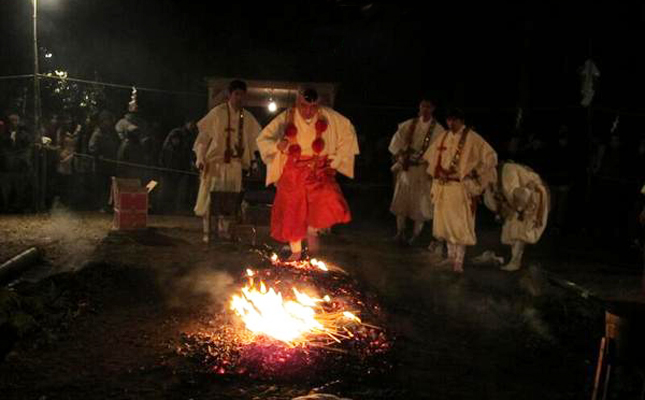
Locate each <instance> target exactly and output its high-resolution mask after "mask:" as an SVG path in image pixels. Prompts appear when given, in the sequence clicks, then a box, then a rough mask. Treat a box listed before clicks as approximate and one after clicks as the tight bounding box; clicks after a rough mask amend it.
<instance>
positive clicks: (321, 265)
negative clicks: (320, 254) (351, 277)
mask: <svg viewBox="0 0 645 400" xmlns="http://www.w3.org/2000/svg"><path fill="white" fill-rule="evenodd" d="M310 262H311V265H313V266H314V267H316V268H318V269H320V270H322V271H329V268H327V266H326V265H325V263H324V262H322V261H318V260H316V259H315V258H313V259H311V261H310Z"/></svg>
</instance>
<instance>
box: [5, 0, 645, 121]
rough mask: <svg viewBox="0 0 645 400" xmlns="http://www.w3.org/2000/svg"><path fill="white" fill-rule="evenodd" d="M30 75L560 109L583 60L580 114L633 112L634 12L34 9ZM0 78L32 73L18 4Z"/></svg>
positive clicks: (181, 5) (637, 97)
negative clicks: (278, 85)
mask: <svg viewBox="0 0 645 400" xmlns="http://www.w3.org/2000/svg"><path fill="white" fill-rule="evenodd" d="M40 3H41V6H40V9H39V27H40V28H39V43H40V46H41V48H42V49H46V50H47V51H50V52H51V53H53V55H54V56H53V57H52V58H51V59H50V60H48V61H47V62H45V63H44V64H43V66H42V68H41V69H42V70H43V71H47V70H52V69H54V68H59V69H65V70H67V71H69V73H70V76H75V77H81V78H90V79H91V78H93V77H94V76H98V77H100V79H102V80H104V81H109V82H116V83H124V84H137V85H140V86H151V87H159V88H167V89H174V90H191V91H200V90H202V91H203V90H204V89H203V78H204V77H205V76H240V77H245V78H248V79H277V80H296V81H300V80H307V81H334V82H339V83H340V85H341V86H340V87H341V89H340V93H339V97H338V103H337V104H338V105H339V107H342V106H343V105H346V106H352V105H353V106H365V105H370V106H396V107H399V106H402V107H414V105H415V104H416V103H417V97H418V96H419V94H420V93H421V92H427V91H431V92H433V93H435V94H436V95H437V97H438V98H439V99H440V100H441V101H442V102H444V103H456V104H459V105H462V106H464V107H466V108H475V109H477V108H479V109H488V108H492V109H509V110H511V109H514V108H516V107H517V106H518V105H519V104H522V105H524V106H525V107H527V108H530V107H574V106H576V105H578V104H579V101H580V94H579V90H580V78H579V75H578V69H579V68H580V66H581V65H582V64H583V63H584V61H585V59H586V58H587V57H588V56H589V54H590V53H591V55H592V58H593V59H594V61H595V63H596V65H597V66H598V68H599V69H600V72H601V77H600V81H599V85H598V90H597V96H596V98H595V101H594V104H595V105H596V106H598V107H606V108H610V109H622V110H625V111H630V112H634V111H637V110H638V109H639V108H642V107H644V106H645V101H644V100H643V96H642V93H643V89H645V79H643V74H644V73H645V60H644V56H643V52H644V50H645V46H644V44H645V40H644V39H645V8H643V6H642V5H639V4H637V2H633V3H632V2H628V3H626V4H620V3H619V2H611V3H606V4H605V5H591V2H587V4H585V5H575V4H564V3H568V2H542V1H540V2H537V1H536V2H528V3H522V4H516V5H496V4H493V3H488V2H479V3H478V4H477V5H474V6H473V5H466V3H465V2H463V3H460V2H446V4H441V3H440V2H432V3H428V4H427V5H419V4H418V2H412V1H397V2H395V3H385V4H381V3H374V2H367V1H309V2H299V3H297V4H296V3H294V4H291V3H290V4H289V5H286V6H285V5H283V4H278V3H272V2H265V3H261V4H259V5H257V4H254V3H251V2H223V3H222V2H209V3H206V4H199V3H198V2H187V1H173V0H136V1H134V0H40ZM0 29H2V39H1V40H2V41H1V46H0V58H1V59H2V64H1V65H0V75H9V74H20V73H30V72H31V71H32V48H31V40H32V36H31V2H30V1H28V0H2V1H1V2H0Z"/></svg>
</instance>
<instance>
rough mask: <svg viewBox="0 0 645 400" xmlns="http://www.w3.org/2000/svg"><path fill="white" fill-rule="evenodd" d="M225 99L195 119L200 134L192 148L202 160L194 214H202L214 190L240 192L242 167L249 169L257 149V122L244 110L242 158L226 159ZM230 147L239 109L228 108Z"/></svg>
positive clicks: (235, 138) (234, 138)
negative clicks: (226, 161)
mask: <svg viewBox="0 0 645 400" xmlns="http://www.w3.org/2000/svg"><path fill="white" fill-rule="evenodd" d="M226 106H227V103H223V104H220V105H218V106H216V107H213V109H212V110H211V111H210V112H209V113H208V114H206V116H205V117H204V118H202V119H201V120H200V121H199V122H198V123H197V128H198V129H199V134H198V135H197V139H195V144H194V146H193V151H195V154H196V155H197V162H198V163H201V164H204V166H205V170H204V172H203V173H202V176H201V179H200V184H199V192H198V194H197V201H196V204H195V214H196V215H198V216H203V215H204V214H205V213H206V211H207V210H208V209H209V207H210V200H211V199H210V197H211V192H213V191H224V192H240V191H241V190H242V170H243V169H248V168H249V167H250V165H251V160H252V159H253V154H254V153H255V151H256V150H257V145H256V141H255V140H256V138H257V136H258V134H259V132H260V124H259V123H258V121H257V120H256V119H255V117H254V116H253V114H251V113H250V112H248V111H247V110H244V111H243V112H244V132H243V138H242V140H243V142H244V143H243V145H244V152H243V154H242V157H241V158H233V159H232V160H231V162H230V163H228V164H227V163H225V162H224V161H225V160H224V153H225V151H226V136H227V132H226V129H227V127H228V126H229V122H228V113H227V107H226ZM230 116H231V121H230V127H231V129H233V130H232V131H231V133H230V135H231V136H230V137H231V139H230V147H231V150H234V149H235V147H236V146H237V144H238V140H239V134H238V132H237V131H238V127H239V126H238V123H239V113H238V112H235V111H233V109H232V108H231V112H230Z"/></svg>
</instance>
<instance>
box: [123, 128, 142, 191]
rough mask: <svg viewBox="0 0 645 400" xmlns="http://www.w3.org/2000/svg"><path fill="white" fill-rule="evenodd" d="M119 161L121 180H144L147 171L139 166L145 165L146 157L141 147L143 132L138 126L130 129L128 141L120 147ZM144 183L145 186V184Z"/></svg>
mask: <svg viewBox="0 0 645 400" xmlns="http://www.w3.org/2000/svg"><path fill="white" fill-rule="evenodd" d="M117 161H118V162H119V163H118V165H117V176H118V177H119V178H129V179H139V180H143V178H144V174H145V173H146V171H144V170H143V169H142V168H141V167H139V166H137V165H145V163H146V155H145V151H144V148H143V146H142V145H141V132H140V131H139V128H137V127H136V126H130V127H129V128H128V133H127V136H126V139H125V140H124V141H123V142H122V143H121V146H120V147H119V151H118V153H117ZM132 164H136V165H132ZM142 183H143V184H145V182H142Z"/></svg>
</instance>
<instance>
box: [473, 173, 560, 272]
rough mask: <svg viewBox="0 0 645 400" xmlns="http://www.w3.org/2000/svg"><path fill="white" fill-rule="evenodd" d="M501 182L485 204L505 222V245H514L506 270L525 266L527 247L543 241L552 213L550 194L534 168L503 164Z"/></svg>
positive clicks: (487, 195)
mask: <svg viewBox="0 0 645 400" xmlns="http://www.w3.org/2000/svg"><path fill="white" fill-rule="evenodd" d="M497 179H498V181H497V182H495V183H493V184H491V185H490V186H489V187H488V188H487V189H486V192H485V193H484V204H485V205H486V207H488V209H490V210H491V211H493V212H494V213H496V214H498V215H499V216H500V217H501V218H502V219H503V220H504V225H503V226H502V238H501V241H502V243H503V244H506V245H509V246H511V259H510V261H509V263H508V264H506V265H504V266H503V267H502V270H504V271H517V270H519V269H520V268H521V267H522V256H523V255H524V249H525V247H526V244H527V243H528V244H535V243H537V242H538V241H539V240H540V237H541V236H542V233H543V232H544V228H545V227H546V223H547V217H548V214H549V204H550V198H549V191H548V189H547V186H546V185H545V184H544V182H543V181H542V179H541V178H540V176H539V175H538V174H537V173H535V172H534V171H533V170H532V169H531V168H529V167H527V166H524V165H521V164H516V163H513V162H505V163H502V164H501V165H500V168H499V173H498V177H497Z"/></svg>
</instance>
